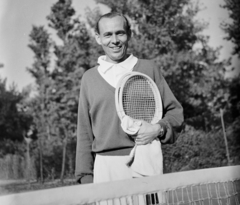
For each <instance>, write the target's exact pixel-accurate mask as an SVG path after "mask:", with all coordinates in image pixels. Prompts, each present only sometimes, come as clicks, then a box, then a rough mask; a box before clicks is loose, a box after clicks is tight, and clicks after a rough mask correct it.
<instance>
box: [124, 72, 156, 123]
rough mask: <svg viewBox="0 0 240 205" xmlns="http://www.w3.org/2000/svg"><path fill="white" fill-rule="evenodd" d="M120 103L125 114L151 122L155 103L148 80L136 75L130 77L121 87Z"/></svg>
mask: <svg viewBox="0 0 240 205" xmlns="http://www.w3.org/2000/svg"><path fill="white" fill-rule="evenodd" d="M122 104H123V110H124V112H125V114H126V115H128V116H130V117H131V118H133V119H138V120H144V121H146V122H148V123H151V121H152V119H153V118H154V115H155V108H156V103H155V96H154V93H153V90H152V88H151V86H150V84H149V82H148V80H147V79H146V78H144V77H143V76H138V75H135V76H132V77H130V78H129V79H128V81H127V82H126V84H125V86H124V88H123V93H122Z"/></svg>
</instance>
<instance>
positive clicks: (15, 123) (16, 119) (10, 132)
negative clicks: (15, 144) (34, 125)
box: [0, 79, 32, 151]
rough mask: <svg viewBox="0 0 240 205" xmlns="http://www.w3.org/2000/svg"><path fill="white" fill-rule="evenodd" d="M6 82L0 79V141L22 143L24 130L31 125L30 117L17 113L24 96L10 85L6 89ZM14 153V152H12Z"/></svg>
mask: <svg viewBox="0 0 240 205" xmlns="http://www.w3.org/2000/svg"><path fill="white" fill-rule="evenodd" d="M6 82H7V80H6V79H5V80H3V79H0V133H1V134H0V141H3V140H5V139H8V140H11V141H20V142H21V141H23V136H22V134H21V133H23V131H24V130H27V129H28V127H29V124H30V123H31V120H32V119H31V116H29V115H25V114H24V113H22V112H20V111H19V105H20V104H21V102H22V100H24V96H23V95H22V94H21V93H20V92H18V91H17V89H16V86H14V85H12V86H11V87H10V88H9V90H8V89H7V88H6ZM12 151H14V150H12Z"/></svg>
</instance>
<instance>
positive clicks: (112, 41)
mask: <svg viewBox="0 0 240 205" xmlns="http://www.w3.org/2000/svg"><path fill="white" fill-rule="evenodd" d="M129 39H130V36H128V34H127V31H126V29H125V20H124V18H123V17H121V16H116V17H113V18H102V19H101V20H100V21H99V34H97V33H96V40H97V42H98V44H99V45H101V46H102V48H103V50H104V52H105V54H106V56H107V57H106V61H108V62H111V63H120V62H122V61H124V60H125V59H126V58H127V48H128V41H129Z"/></svg>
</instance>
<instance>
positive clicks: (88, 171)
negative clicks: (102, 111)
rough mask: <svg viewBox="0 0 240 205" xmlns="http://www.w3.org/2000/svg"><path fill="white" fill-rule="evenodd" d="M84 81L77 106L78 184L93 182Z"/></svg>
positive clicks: (90, 135)
mask: <svg viewBox="0 0 240 205" xmlns="http://www.w3.org/2000/svg"><path fill="white" fill-rule="evenodd" d="M86 82H87V81H86V79H85V78H84V76H83V78H82V82H81V88H80V98H79V104H78V124H77V150H76V166H75V167H76V168H75V176H76V178H77V182H78V183H91V182H92V181H93V164H94V155H93V153H92V142H93V133H92V128H91V120H90V116H89V101H88V97H87V96H88V95H87V94H88V93H87V91H88V89H87V84H86Z"/></svg>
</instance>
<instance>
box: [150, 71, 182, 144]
mask: <svg viewBox="0 0 240 205" xmlns="http://www.w3.org/2000/svg"><path fill="white" fill-rule="evenodd" d="M155 82H156V84H157V86H158V88H159V90H160V94H161V98H162V104H163V118H162V119H161V120H160V121H159V124H160V125H161V126H163V128H164V130H165V134H164V136H163V137H162V138H161V142H163V143H173V142H175V140H176V136H177V133H178V132H180V131H181V129H182V125H183V121H184V117H183V108H182V106H181V104H180V103H179V102H178V100H177V99H176V97H175V96H174V94H173V93H172V91H171V89H170V88H169V86H168V84H167V82H166V80H165V79H164V77H163V76H162V74H161V73H160V71H159V69H158V68H156V69H155Z"/></svg>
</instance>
